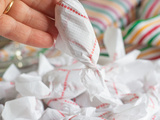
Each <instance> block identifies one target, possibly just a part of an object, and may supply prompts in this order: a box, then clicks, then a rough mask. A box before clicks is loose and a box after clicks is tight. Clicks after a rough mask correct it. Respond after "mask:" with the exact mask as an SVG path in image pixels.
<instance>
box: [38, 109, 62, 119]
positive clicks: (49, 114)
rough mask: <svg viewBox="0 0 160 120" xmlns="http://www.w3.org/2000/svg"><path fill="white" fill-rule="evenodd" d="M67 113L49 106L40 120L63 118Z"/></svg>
mask: <svg viewBox="0 0 160 120" xmlns="http://www.w3.org/2000/svg"><path fill="white" fill-rule="evenodd" d="M64 118H65V115H64V114H63V113H62V112H61V111H59V110H55V109H51V108H47V109H46V110H45V112H44V113H43V115H42V117H41V118H40V119H39V120H63V119H64Z"/></svg>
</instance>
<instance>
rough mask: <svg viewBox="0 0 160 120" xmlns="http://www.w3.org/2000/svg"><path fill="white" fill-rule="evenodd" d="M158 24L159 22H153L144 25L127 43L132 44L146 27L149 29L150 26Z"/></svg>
mask: <svg viewBox="0 0 160 120" xmlns="http://www.w3.org/2000/svg"><path fill="white" fill-rule="evenodd" d="M158 22H160V20H157V21H153V22H151V23H149V24H147V25H145V26H144V27H142V28H141V29H140V30H138V31H137V32H136V34H134V35H133V37H132V39H131V40H130V41H129V43H133V41H134V40H135V38H136V37H137V36H138V35H139V34H140V33H141V32H142V31H143V30H144V29H146V28H147V27H150V26H151V25H153V24H156V23H158Z"/></svg>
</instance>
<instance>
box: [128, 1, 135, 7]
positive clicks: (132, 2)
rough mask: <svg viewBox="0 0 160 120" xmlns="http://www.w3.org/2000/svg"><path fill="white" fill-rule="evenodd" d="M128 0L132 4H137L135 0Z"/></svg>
mask: <svg viewBox="0 0 160 120" xmlns="http://www.w3.org/2000/svg"><path fill="white" fill-rule="evenodd" d="M129 2H130V3H131V4H132V5H133V6H135V5H136V4H137V0H129Z"/></svg>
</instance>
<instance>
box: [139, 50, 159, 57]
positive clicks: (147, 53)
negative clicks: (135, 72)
mask: <svg viewBox="0 0 160 120" xmlns="http://www.w3.org/2000/svg"><path fill="white" fill-rule="evenodd" d="M158 52H160V49H156V50H151V51H148V52H145V53H141V54H140V55H139V56H138V58H143V57H145V56H148V55H151V54H154V53H158Z"/></svg>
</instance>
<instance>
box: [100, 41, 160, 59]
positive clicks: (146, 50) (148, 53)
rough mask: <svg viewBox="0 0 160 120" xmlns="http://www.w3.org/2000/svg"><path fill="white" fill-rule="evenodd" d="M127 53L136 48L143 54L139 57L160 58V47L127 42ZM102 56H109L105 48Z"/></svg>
mask: <svg viewBox="0 0 160 120" xmlns="http://www.w3.org/2000/svg"><path fill="white" fill-rule="evenodd" d="M125 49H126V53H129V52H131V51H133V50H135V49H137V50H140V51H141V54H140V55H139V56H138V58H139V59H147V60H157V59H160V47H153V46H150V45H132V44H125ZM100 55H101V56H108V54H107V51H106V50H105V49H102V50H101V54H100Z"/></svg>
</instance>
